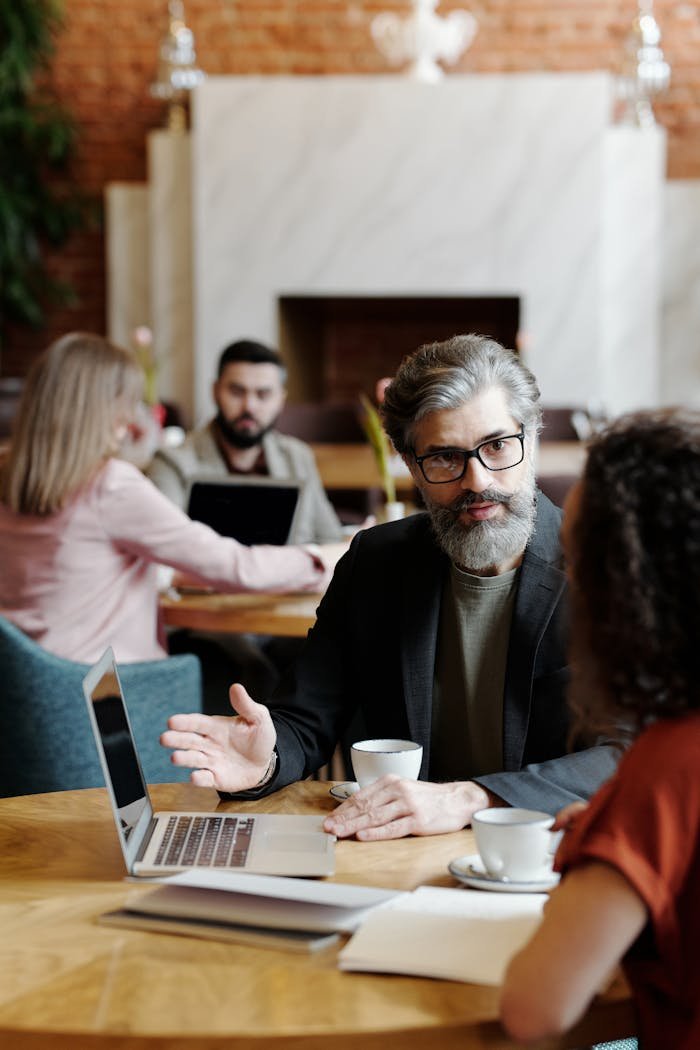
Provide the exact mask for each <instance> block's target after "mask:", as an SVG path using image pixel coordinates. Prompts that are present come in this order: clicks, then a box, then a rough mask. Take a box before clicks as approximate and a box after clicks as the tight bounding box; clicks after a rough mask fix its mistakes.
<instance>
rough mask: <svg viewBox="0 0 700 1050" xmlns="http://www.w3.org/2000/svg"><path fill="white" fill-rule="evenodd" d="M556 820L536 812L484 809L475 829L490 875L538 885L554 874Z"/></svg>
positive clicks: (474, 819) (477, 815) (474, 823)
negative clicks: (551, 829) (553, 830)
mask: <svg viewBox="0 0 700 1050" xmlns="http://www.w3.org/2000/svg"><path fill="white" fill-rule="evenodd" d="M553 823H554V817H553V816H551V814H549V813H542V812H540V811H539V810H536V809H510V808H494V809H481V810H479V811H478V812H477V813H475V814H474V816H473V817H472V830H473V832H474V838H475V839H476V848H477V849H478V851H479V856H480V857H481V861H482V864H483V865H484V868H485V869H486V872H487V874H489V875H491V876H492V877H493V878H496V879H504V880H506V879H507V880H509V881H511V882H539V881H542V880H544V879H546V878H548V876H550V875H551V874H552V862H553V859H554V852H555V850H556V848H557V845H558V844H559V840H560V839H561V832H552V831H550V828H551V827H552V824H553Z"/></svg>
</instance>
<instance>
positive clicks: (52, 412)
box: [0, 332, 143, 515]
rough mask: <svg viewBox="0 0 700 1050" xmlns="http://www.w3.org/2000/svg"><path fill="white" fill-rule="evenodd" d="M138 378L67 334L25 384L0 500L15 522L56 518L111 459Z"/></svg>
mask: <svg viewBox="0 0 700 1050" xmlns="http://www.w3.org/2000/svg"><path fill="white" fill-rule="evenodd" d="M142 386H143V373H142V371H141V369H140V367H139V365H138V363H137V361H136V359H135V358H134V356H133V354H131V353H130V352H129V351H128V350H124V349H122V348H121V347H118V346H115V345H114V344H112V343H110V342H108V341H107V340H106V339H104V338H103V337H102V336H99V335H91V334H89V333H85V332H71V333H69V334H68V335H64V336H62V337H61V338H60V339H57V340H56V341H55V342H53V343H51V345H50V346H49V347H48V348H47V349H46V350H45V351H44V353H43V354H42V355H41V357H39V358H38V359H37V361H36V362H35V363H34V365H33V366H32V368H31V370H30V372H29V375H28V376H27V381H26V385H25V388H24V391H23V394H22V400H21V402H20V407H19V412H18V415H17V420H16V423H15V427H14V430H13V435H12V442H11V445H10V452H9V456H8V460H7V464H6V466H5V469H4V471H3V475H2V479H1V482H0V496H1V498H2V500H3V502H4V503H5V504H6V506H7V507H9V508H10V510H13V511H15V512H17V513H20V514H37V515H48V514H53V513H55V512H56V511H58V510H61V509H62V508H63V507H64V506H65V505H66V503H67V502H68V500H69V499H71V497H72V496H74V495H75V494H76V492H77V491H78V490H79V489H80V488H82V487H83V486H84V485H85V484H86V483H87V482H88V481H90V480H91V479H92V477H94V475H95V474H96V472H97V471H98V470H99V468H100V467H101V466H102V464H103V463H105V462H106V460H107V459H109V457H110V456H112V455H114V453H115V452H116V451H117V448H116V443H115V429H116V427H117V425H118V423H119V421H120V417H123V419H124V422H127V421H128V418H129V416H130V415H131V413H132V412H133V410H134V408H135V405H136V402H137V400H138V399H139V397H140V396H141V390H142Z"/></svg>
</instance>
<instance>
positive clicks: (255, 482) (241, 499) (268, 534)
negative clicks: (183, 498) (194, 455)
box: [187, 474, 301, 546]
mask: <svg viewBox="0 0 700 1050" xmlns="http://www.w3.org/2000/svg"><path fill="white" fill-rule="evenodd" d="M300 489H301V483H300V482H296V481H288V480H284V481H282V480H274V479H273V478H267V477H257V476H254V477H247V476H240V475H236V474H234V475H232V476H230V477H227V478H220V477H219V478H214V477H211V476H207V475H202V476H200V477H193V478H191V479H190V483H189V491H188V496H187V513H188V514H189V516H190V517H191V518H192V519H193V520H194V521H202V522H204V524H205V525H209V526H210V528H212V529H214V531H215V532H218V533H219V535H220V536H228V537H230V538H231V539H234V540H238V542H239V543H245V544H246V545H247V546H253V545H254V544H257V543H271V544H275V545H277V546H283V545H284V544H285V543H287V541H288V540H289V537H290V534H291V533H292V530H293V527H294V523H295V519H296V515H297V511H298V508H299V493H300Z"/></svg>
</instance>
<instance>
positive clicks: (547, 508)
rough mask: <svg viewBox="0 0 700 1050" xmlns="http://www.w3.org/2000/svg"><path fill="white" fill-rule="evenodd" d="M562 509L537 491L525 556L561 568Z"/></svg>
mask: <svg viewBox="0 0 700 1050" xmlns="http://www.w3.org/2000/svg"><path fill="white" fill-rule="evenodd" d="M561 522H562V511H561V508H560V507H556V506H555V505H554V504H553V503H552V501H551V500H550V499H548V498H547V496H545V494H544V493H543V492H539V491H538V493H537V517H536V518H535V527H534V530H533V532H532V535H531V537H530V540H529V542H528V545H527V548H526V558H527V557H528V556H529V557H530V558H537V559H539V560H540V561H544V562H547V564H549V565H552V566H553V567H554V568H557V569H562V570H563V552H562V548H561V538H560V530H561Z"/></svg>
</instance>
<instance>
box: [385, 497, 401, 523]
mask: <svg viewBox="0 0 700 1050" xmlns="http://www.w3.org/2000/svg"><path fill="white" fill-rule="evenodd" d="M405 516H406V504H405V503H402V502H401V501H400V500H388V501H387V502H386V503H385V504H384V507H383V509H382V513H381V519H382V521H400V520H401V518H403V517H405Z"/></svg>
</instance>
